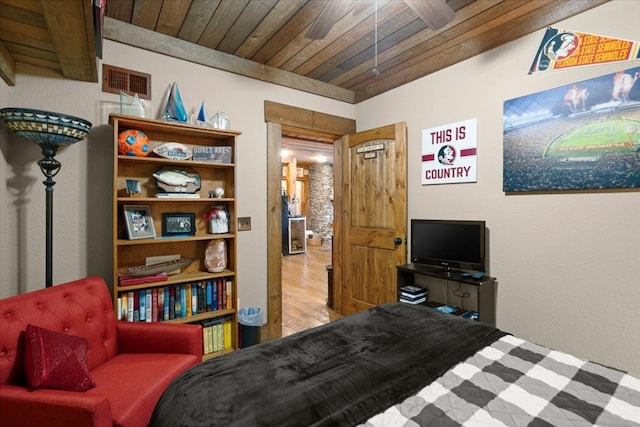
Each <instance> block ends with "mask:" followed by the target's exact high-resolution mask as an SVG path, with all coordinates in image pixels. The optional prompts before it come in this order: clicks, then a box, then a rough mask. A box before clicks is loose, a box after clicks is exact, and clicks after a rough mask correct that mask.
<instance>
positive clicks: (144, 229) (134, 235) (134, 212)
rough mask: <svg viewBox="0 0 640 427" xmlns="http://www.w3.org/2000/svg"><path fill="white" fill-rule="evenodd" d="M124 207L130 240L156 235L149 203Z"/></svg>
mask: <svg viewBox="0 0 640 427" xmlns="http://www.w3.org/2000/svg"><path fill="white" fill-rule="evenodd" d="M123 209H124V220H125V223H126V225H127V236H128V237H129V240H134V239H150V238H154V237H156V230H155V227H154V225H153V217H152V216H151V208H150V207H149V206H148V205H125V206H124V207H123Z"/></svg>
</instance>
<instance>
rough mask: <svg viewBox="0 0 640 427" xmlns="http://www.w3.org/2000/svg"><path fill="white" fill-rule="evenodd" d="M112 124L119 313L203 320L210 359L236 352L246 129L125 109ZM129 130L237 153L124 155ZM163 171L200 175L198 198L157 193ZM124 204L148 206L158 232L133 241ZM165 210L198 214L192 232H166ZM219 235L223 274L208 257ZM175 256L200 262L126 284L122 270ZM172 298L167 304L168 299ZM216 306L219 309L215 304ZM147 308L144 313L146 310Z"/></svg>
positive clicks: (126, 317) (157, 140)
mask: <svg viewBox="0 0 640 427" xmlns="http://www.w3.org/2000/svg"><path fill="white" fill-rule="evenodd" d="M109 121H110V124H111V126H112V127H113V141H114V144H113V150H114V163H113V218H114V220H113V260H114V263H113V264H114V266H113V283H114V286H113V299H114V307H116V314H117V317H118V318H119V319H121V320H128V321H163V322H174V323H200V324H202V325H203V328H204V329H203V341H204V344H205V347H204V353H205V356H204V359H210V358H212V357H216V356H219V355H222V354H225V353H228V352H230V351H233V350H235V349H237V348H238V336H237V329H238V328H237V321H238V318H237V317H238V316H237V311H238V310H237V307H236V301H237V277H236V266H237V247H236V241H237V239H236V237H237V235H236V233H237V228H236V218H237V211H236V198H235V192H236V186H235V155H236V138H237V137H238V135H240V132H236V131H227V130H218V129H212V128H204V127H197V126H191V125H188V124H182V123H175V122H166V121H162V120H152V119H144V118H139V117H132V116H125V115H119V114H112V115H111V116H110V120H109ZM124 130H138V131H141V132H143V133H144V134H145V135H146V136H148V137H149V139H150V141H151V148H155V147H156V146H157V145H160V144H162V143H165V142H179V143H181V144H184V145H185V146H187V147H188V148H189V149H191V150H192V151H194V148H195V149H200V148H201V147H206V150H222V151H224V150H227V151H226V152H227V153H228V151H230V154H231V155H230V158H229V157H227V158H226V159H224V160H221V161H216V162H214V161H202V160H197V161H194V160H191V159H190V160H172V159H165V158H162V157H159V156H155V155H154V154H150V155H149V156H147V157H136V156H124V155H120V154H118V135H119V133H120V132H121V131H124ZM211 147H215V148H211ZM222 147H224V148H222ZM200 159H202V157H200ZM160 169H163V170H167V169H168V170H180V171H184V172H185V173H189V174H197V175H198V176H199V189H197V190H196V194H198V195H199V197H198V198H195V197H185V196H184V195H181V194H180V193H177V196H172V195H173V194H174V193H169V197H159V196H157V193H159V192H164V191H161V190H159V189H158V186H157V183H156V179H155V178H154V177H153V174H154V173H155V172H157V171H159V170H160ZM132 180H133V181H134V182H135V181H137V183H138V184H139V185H138V188H137V191H136V192H135V194H130V188H129V187H128V186H127V184H128V183H129V182H131V181H132ZM219 188H222V189H223V190H224V196H223V197H220V198H217V197H212V195H213V194H214V193H215V191H216V190H217V189H219ZM174 191H177V190H174ZM125 206H133V207H136V206H140V207H141V208H142V207H144V208H148V210H149V214H150V221H152V222H153V228H154V229H155V236H145V237H146V238H139V239H129V238H128V237H129V236H128V233H127V223H126V220H125V214H124V207H125ZM214 206H215V207H216V208H222V209H224V211H226V213H227V217H228V232H226V233H224V234H211V233H210V231H211V230H210V228H209V221H208V220H207V218H206V216H207V213H208V212H209V211H210V209H211V208H212V207H214ZM165 214H185V215H193V217H192V218H193V222H194V224H191V227H192V230H191V231H192V233H193V234H187V235H180V236H165V235H163V225H164V224H163V217H165V216H166V215H165ZM225 231H226V230H225ZM150 234H153V233H150ZM216 239H221V240H223V241H224V242H225V247H226V258H227V265H226V268H225V269H224V271H222V272H215V273H214V272H209V271H208V270H207V268H206V266H205V260H204V258H205V251H206V249H207V245H209V244H210V242H212V241H214V240H216ZM170 256H173V257H176V256H178V257H180V258H194V259H195V260H194V262H192V263H191V264H190V265H188V266H186V267H184V268H183V269H182V270H181V271H180V272H179V273H178V274H169V275H168V276H167V280H164V281H159V282H149V283H142V284H135V285H121V284H120V279H121V277H120V275H119V273H118V272H119V271H122V270H125V269H127V268H130V267H135V266H140V265H145V264H150V263H154V262H160V261H158V260H159V259H166V257H170ZM161 295H162V296H161ZM172 295H173V296H172ZM165 296H167V298H165ZM165 299H167V300H168V301H167V302H165ZM143 300H144V301H143ZM176 300H178V301H176ZM125 301H126V306H125V305H124V304H125V303H124V302H125ZM194 304H196V305H194ZM212 304H217V306H216V307H213V306H212ZM167 306H170V308H169V309H168V308H167ZM142 308H144V310H145V312H144V313H142ZM167 310H168V311H167ZM168 313H170V314H168ZM148 316H150V319H148V318H147V317H148ZM207 333H209V335H207ZM207 339H210V340H211V341H214V342H215V345H214V348H213V349H212V346H211V342H209V347H207Z"/></svg>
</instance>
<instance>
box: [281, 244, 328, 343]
mask: <svg viewBox="0 0 640 427" xmlns="http://www.w3.org/2000/svg"><path fill="white" fill-rule="evenodd" d="M282 258H283V259H282V336H283V337H284V336H287V335H291V334H293V333H295V332H299V331H302V330H305V329H309V328H312V327H314V326H319V325H323V324H325V323H329V311H328V308H327V281H328V275H327V268H326V266H327V265H330V264H331V246H307V252H305V253H303V254H295V255H286V256H284V257H282Z"/></svg>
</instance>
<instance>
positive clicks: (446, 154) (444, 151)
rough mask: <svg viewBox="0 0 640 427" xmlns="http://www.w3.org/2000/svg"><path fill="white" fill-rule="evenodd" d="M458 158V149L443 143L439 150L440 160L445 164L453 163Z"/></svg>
mask: <svg viewBox="0 0 640 427" xmlns="http://www.w3.org/2000/svg"><path fill="white" fill-rule="evenodd" d="M455 159H456V149H455V148H453V147H452V146H451V145H443V146H442V147H440V150H438V161H439V162H440V163H441V164H443V165H452V164H453V161H454V160H455Z"/></svg>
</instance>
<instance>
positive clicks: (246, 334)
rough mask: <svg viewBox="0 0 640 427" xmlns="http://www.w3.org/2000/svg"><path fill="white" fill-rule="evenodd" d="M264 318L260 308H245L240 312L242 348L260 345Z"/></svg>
mask: <svg viewBox="0 0 640 427" xmlns="http://www.w3.org/2000/svg"><path fill="white" fill-rule="evenodd" d="M263 318H264V316H263V315H262V309H261V308H260V307H245V308H241V309H240V311H238V323H239V324H240V331H239V332H240V334H239V335H240V339H239V341H240V348H245V347H250V346H252V345H255V344H260V327H261V326H262V323H263Z"/></svg>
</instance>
